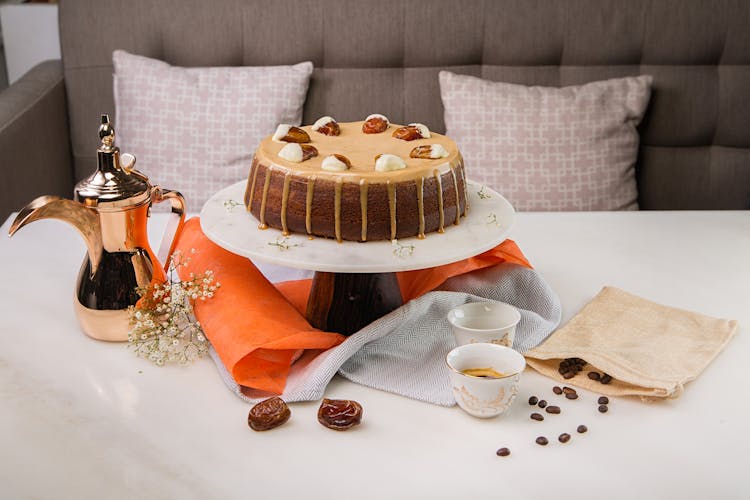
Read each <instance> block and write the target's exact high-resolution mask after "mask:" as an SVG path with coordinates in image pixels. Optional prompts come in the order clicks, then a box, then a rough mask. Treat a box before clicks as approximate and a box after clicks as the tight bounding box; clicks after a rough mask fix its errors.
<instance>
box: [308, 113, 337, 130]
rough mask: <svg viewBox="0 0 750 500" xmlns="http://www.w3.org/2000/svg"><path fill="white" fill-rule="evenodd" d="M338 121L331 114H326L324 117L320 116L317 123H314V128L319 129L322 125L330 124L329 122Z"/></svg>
mask: <svg viewBox="0 0 750 500" xmlns="http://www.w3.org/2000/svg"><path fill="white" fill-rule="evenodd" d="M331 122H333V123H336V120H334V119H333V117H331V116H324V117H322V118H318V119H317V120H316V121H315V123H313V126H312V129H313V130H315V131H317V130H318V129H320V128H321V127H323V126H325V125H328V124H329V123H331Z"/></svg>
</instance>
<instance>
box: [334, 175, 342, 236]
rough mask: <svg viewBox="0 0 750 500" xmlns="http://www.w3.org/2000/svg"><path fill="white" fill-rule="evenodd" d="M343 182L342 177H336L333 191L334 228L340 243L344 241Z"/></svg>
mask: <svg viewBox="0 0 750 500" xmlns="http://www.w3.org/2000/svg"><path fill="white" fill-rule="evenodd" d="M343 184H344V181H343V179H342V178H341V177H339V178H338V179H336V184H335V185H334V191H333V210H334V214H333V228H334V231H335V232H336V241H338V242H339V243H341V242H342V241H343V240H342V239H341V187H342V186H343Z"/></svg>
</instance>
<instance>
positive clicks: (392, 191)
mask: <svg viewBox="0 0 750 500" xmlns="http://www.w3.org/2000/svg"><path fill="white" fill-rule="evenodd" d="M385 184H386V187H387V188H388V206H389V208H390V211H391V240H395V239H396V186H394V185H393V184H391V181H386V183H385Z"/></svg>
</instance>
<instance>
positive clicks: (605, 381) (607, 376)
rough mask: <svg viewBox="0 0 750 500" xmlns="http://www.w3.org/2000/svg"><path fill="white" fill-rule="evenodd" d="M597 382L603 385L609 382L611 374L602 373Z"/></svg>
mask: <svg viewBox="0 0 750 500" xmlns="http://www.w3.org/2000/svg"><path fill="white" fill-rule="evenodd" d="M599 382H601V383H602V384H605V385H606V384H609V383H610V382H612V376H611V375H607V374H606V373H605V374H604V375H602V378H601V379H600V380H599Z"/></svg>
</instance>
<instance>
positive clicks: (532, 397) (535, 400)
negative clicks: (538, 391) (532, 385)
mask: <svg viewBox="0 0 750 500" xmlns="http://www.w3.org/2000/svg"><path fill="white" fill-rule="evenodd" d="M538 402H539V398H538V397H536V396H531V397H530V398H529V404H530V405H531V406H534V405H535V404H537V403H538Z"/></svg>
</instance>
